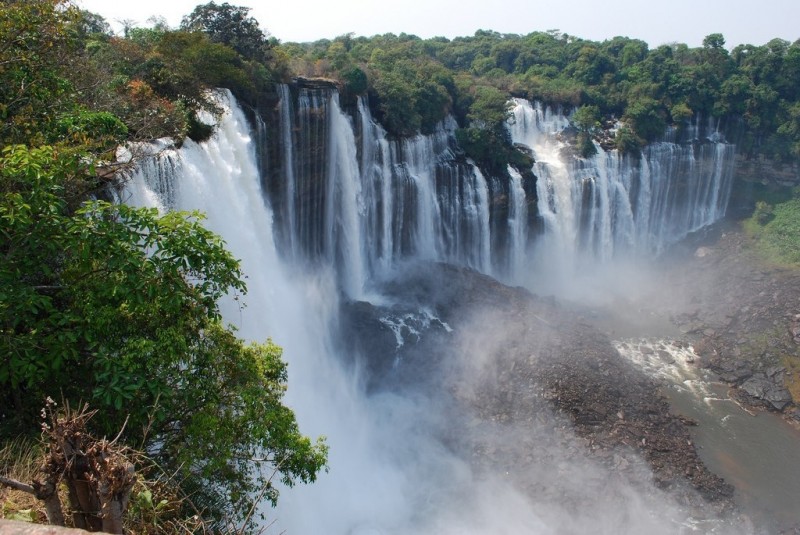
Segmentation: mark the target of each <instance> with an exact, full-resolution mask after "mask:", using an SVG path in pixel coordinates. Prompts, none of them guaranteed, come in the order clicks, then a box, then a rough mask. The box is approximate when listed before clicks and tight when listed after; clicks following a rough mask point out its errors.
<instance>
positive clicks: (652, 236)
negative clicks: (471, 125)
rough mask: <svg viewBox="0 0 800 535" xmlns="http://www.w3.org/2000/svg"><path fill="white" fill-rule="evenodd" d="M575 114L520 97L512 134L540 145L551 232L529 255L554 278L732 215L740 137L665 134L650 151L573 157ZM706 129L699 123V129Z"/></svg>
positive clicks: (563, 280) (647, 249)
mask: <svg viewBox="0 0 800 535" xmlns="http://www.w3.org/2000/svg"><path fill="white" fill-rule="evenodd" d="M568 125H569V121H568V119H567V117H566V116H565V115H563V114H561V113H559V112H554V111H552V110H550V109H549V108H543V107H542V106H541V105H540V104H538V103H537V104H535V105H532V104H531V103H530V102H528V101H525V100H522V99H516V100H515V107H514V110H513V120H512V121H511V123H510V125H509V130H510V132H511V136H512V139H513V140H514V142H516V143H521V144H523V145H526V146H528V147H530V148H531V150H532V151H533V153H534V158H535V160H536V163H535V165H534V167H533V172H534V174H535V175H536V176H537V177H538V181H537V186H536V189H537V196H538V206H537V208H538V212H539V215H540V217H541V220H542V224H543V235H542V236H541V237H540V238H539V239H537V241H536V243H535V246H534V250H533V251H532V253H531V255H530V257H529V258H528V262H527V264H528V266H529V269H530V267H531V266H534V269H533V271H535V272H536V273H537V274H538V277H539V279H540V280H545V281H547V282H546V285H545V286H555V287H559V286H561V287H563V286H565V285H568V284H572V281H574V280H575V279H576V278H580V277H581V276H582V273H583V272H585V270H587V269H589V268H591V269H592V270H594V269H596V267H597V266H602V265H604V264H608V263H609V262H610V261H611V260H626V259H632V258H636V257H637V256H642V255H644V256H647V255H650V254H653V253H658V252H660V251H662V250H663V249H664V248H665V247H666V246H668V245H670V244H673V243H676V242H677V241H679V240H681V239H683V238H684V237H686V236H687V235H688V234H689V233H690V232H693V231H695V230H698V229H700V228H702V227H703V226H706V225H709V224H711V223H713V222H715V221H717V220H719V219H720V218H721V217H723V216H724V215H725V209H726V206H727V203H728V198H729V196H730V188H731V182H732V174H733V155H734V147H733V145H730V144H726V143H721V142H718V141H719V138H720V136H719V134H718V133H716V132H715V133H714V134H712V137H713V138H714V139H713V140H707V141H704V142H698V143H696V144H694V145H692V144H676V143H673V142H668V141H663V142H657V143H653V144H651V145H648V146H647V147H645V149H644V150H643V152H642V155H641V158H639V159H637V158H634V157H631V156H627V155H622V154H620V153H619V152H617V151H609V152H606V151H604V150H603V149H602V148H600V147H599V146H597V149H598V152H597V154H596V155H595V156H593V157H591V158H588V159H582V158H576V157H573V156H569V155H568V154H567V152H568V150H567V149H568V147H567V146H566V145H565V144H564V143H563V142H561V141H560V138H559V136H560V134H561V133H562V132H563V131H564V129H565V128H566V127H567V126H568ZM693 131H694V132H697V131H699V129H698V128H694V129H693Z"/></svg>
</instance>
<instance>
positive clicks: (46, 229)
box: [0, 0, 800, 532]
mask: <svg viewBox="0 0 800 535" xmlns="http://www.w3.org/2000/svg"><path fill="white" fill-rule="evenodd" d="M264 22H265V25H266V26H268V24H269V21H264ZM728 47H729V44H728V43H726V41H725V38H724V36H723V35H720V34H710V35H708V36H707V37H706V38H705V40H704V42H703V46H702V47H699V48H690V47H688V46H686V45H683V44H677V43H675V44H670V45H662V46H659V47H657V48H654V49H650V48H649V46H648V45H647V43H645V42H643V41H640V40H636V39H629V38H627V37H615V38H613V39H610V40H607V41H603V42H595V41H588V40H584V39H581V38H579V37H576V36H570V35H566V34H563V33H560V32H558V31H550V32H534V33H531V34H528V35H508V34H499V33H496V32H492V31H483V30H481V31H478V32H476V33H475V35H473V36H468V37H459V38H456V39H452V40H449V39H445V38H433V39H420V38H418V37H416V36H413V35H406V34H400V35H392V34H387V35H377V36H372V37H362V36H355V35H343V36H339V37H337V38H335V39H333V40H321V41H317V42H314V43H281V42H279V41H278V40H277V39H275V38H272V37H270V36H269V34H268V33H267V32H266V30H265V28H262V26H261V25H260V24H259V22H258V21H256V20H255V19H254V18H252V17H251V16H250V15H249V10H248V9H247V8H242V7H237V6H233V5H230V4H227V3H222V4H216V3H214V2H210V3H207V4H203V5H199V6H198V7H197V8H196V9H195V10H194V11H192V12H191V13H188V14H186V16H185V17H184V19H183V22H182V23H181V25H180V27H178V28H170V27H168V26H167V24H166V23H164V21H161V20H152V21H150V25H149V26H147V27H134V26H126V27H125V28H124V31H123V32H122V35H117V34H114V33H113V32H112V31H111V28H110V26H109V24H108V23H107V21H105V20H103V19H102V17H100V16H98V15H96V14H93V13H89V12H86V11H83V10H81V9H79V8H78V7H76V6H75V5H73V4H72V3H71V2H70V1H69V0H4V1H3V2H2V4H0V119H2V121H0V236H2V239H0V255H1V256H2V261H1V262H0V338H1V339H2V346H3V350H2V354H1V355H0V446H2V448H0V476H2V477H1V478H0V483H6V484H7V485H9V486H10V485H11V483H8V481H11V480H13V481H12V483H13V482H16V483H20V480H21V479H23V478H26V477H28V478H31V477H33V476H31V472H30V471H29V472H28V473H17V472H14V471H13V470H12V469H11V468H12V465H16V464H18V463H17V462H16V461H17V460H18V459H20V458H22V457H24V456H25V455H28V454H30V452H31V451H36V452H39V451H40V450H41V451H42V452H44V453H46V454H47V455H49V456H50V457H49V459H50V460H49V461H48V462H50V464H49V465H48V466H49V468H48V470H49V471H47V470H46V471H45V472H44V475H37V476H35V477H37V478H39V479H37V480H36V484H34V485H33V486H32V487H31V485H30V481H28V484H29V485H28V488H29V489H30V494H33V495H35V497H36V499H37V500H42V501H46V500H47V498H48V497H52V496H53V494H54V493H55V494H58V492H59V490H58V483H59V482H60V481H67V482H74V481H80V480H81V478H84V477H86V474H88V473H90V471H91V470H101V468H98V466H99V465H98V461H96V460H94V461H91V460H86V461H85V463H87V464H88V465H91V466H88V467H82V468H81V467H79V468H80V469H81V470H84V472H81V473H77V472H75V470H78V468H76V466H75V463H69V462H66V461H65V458H64V455H65V454H64V452H63V447H64V446H63V443H64V441H65V440H67V439H65V438H64V435H63V433H67V432H68V431H70V429H68V428H69V426H70V425H73V426H78V427H79V429H78V430H77V431H75V429H72V431H70V432H76V433H77V435H81V434H82V435H86V434H93V435H94V436H98V437H100V436H104V437H117V439H116V440H114V441H113V443H109V442H108V441H105V442H103V441H102V440H99V441H98V444H100V443H102V444H104V445H103V447H104V448H118V450H120V451H122V452H124V453H125V454H126V455H128V457H129V458H130V459H131V461H130V463H131V464H136V465H137V468H136V469H137V471H141V472H142V473H143V474H144V477H142V478H140V479H137V480H136V481H135V482H134V481H133V480H127V481H126V482H123V483H120V485H121V487H119V489H124V493H125V496H126V498H125V503H126V504H129V505H128V509H129V511H130V513H129V514H128V516H127V517H126V520H125V522H128V523H129V524H126V525H127V526H128V527H127V528H126V529H134V530H138V531H140V532H157V531H165V530H167V529H173V530H174V531H176V532H177V531H181V530H183V529H191V530H193V531H194V530H197V529H199V528H198V527H197V525H196V524H192V522H203V523H204V524H203V526H206V527H207V528H208V529H214V530H223V529H231V530H236V531H239V530H242V531H247V530H254V531H257V529H258V524H257V522H256V520H255V519H254V518H253V514H252V513H253V509H254V504H253V501H254V497H257V498H256V501H257V500H258V499H261V500H266V501H271V502H273V503H274V502H275V501H277V500H278V491H277V489H276V486H275V485H273V483H272V481H273V478H277V479H279V480H280V481H281V482H282V483H283V484H284V485H285V486H292V485H294V484H297V483H312V482H313V481H314V480H315V479H316V478H317V477H318V475H320V474H321V473H322V472H323V471H324V470H325V469H326V466H327V465H326V462H327V461H326V459H327V446H326V444H325V441H324V439H318V440H312V439H311V438H309V437H307V436H305V435H303V434H302V433H301V430H300V429H299V426H298V425H297V422H296V420H295V417H294V414H293V413H292V411H291V410H290V409H289V408H288V407H286V406H285V405H284V404H283V402H282V399H283V394H284V391H285V388H286V382H287V368H286V365H285V363H284V362H283V360H282V357H281V349H280V348H279V347H278V346H276V345H275V344H274V343H272V342H271V341H270V340H265V341H263V342H262V343H257V344H250V343H246V342H245V341H243V340H242V339H241V338H239V337H238V336H237V333H236V331H235V329H233V328H231V327H230V326H228V325H226V324H225V323H224V321H223V319H222V316H221V313H220V308H219V300H220V299H221V298H222V297H223V296H224V295H227V294H237V293H238V294H241V293H244V292H246V290H247V288H246V281H245V278H244V275H243V273H242V271H241V269H240V266H239V264H238V261H237V260H236V259H235V258H234V257H233V256H232V255H231V254H230V253H229V252H227V251H226V249H225V247H224V244H223V243H222V241H221V240H220V239H219V237H217V236H215V235H214V234H213V233H211V232H209V231H208V230H206V229H205V228H204V227H203V225H202V222H203V216H202V214H199V213H180V212H177V213H168V214H159V213H157V212H156V211H155V210H151V209H143V208H133V207H129V206H126V205H124V204H119V203H116V202H115V198H114V195H113V192H114V190H115V188H116V187H118V186H119V184H120V183H121V181H124V179H125V177H126V176H127V173H128V172H129V171H130V170H131V168H132V167H133V166H135V164H136V158H137V155H136V154H134V157H133V160H131V161H118V160H117V158H116V150H117V147H119V146H120V145H123V144H136V143H139V142H149V141H152V140H155V139H159V138H165V137H169V138H172V139H173V140H175V143H176V144H177V145H180V143H181V140H183V139H185V138H187V137H188V138H190V139H193V140H203V139H207V138H208V137H209V136H210V135H211V133H212V131H213V127H212V126H211V125H208V124H204V123H203V122H202V121H201V120H200V119H198V117H199V116H198V114H199V113H200V112H209V113H211V114H212V115H213V114H215V113H217V112H218V111H219V110H218V109H217V104H216V103H215V101H214V99H213V98H211V96H210V93H209V91H210V90H212V89H214V88H226V89H230V90H231V91H232V93H233V94H234V95H235V96H236V98H237V99H238V100H240V101H241V102H243V103H245V104H247V105H249V106H251V107H252V108H255V109H261V108H265V107H269V106H270V105H274V103H275V101H276V99H277V97H276V91H277V90H276V84H279V83H291V82H292V80H293V79H296V78H298V77H303V78H320V79H325V80H327V81H329V82H330V83H333V84H335V85H337V86H338V87H339V89H340V92H341V94H342V99H343V103H344V105H345V106H347V105H350V106H352V105H354V103H355V101H356V99H357V98H365V99H367V102H368V104H369V106H370V108H371V110H372V113H373V116H374V117H375V118H376V119H377V120H378V121H379V122H380V123H381V124H382V125H383V127H384V128H385V129H386V130H387V131H388V132H389V134H390V135H391V136H393V137H395V138H401V137H406V136H413V135H415V134H417V133H420V132H421V133H430V132H432V131H433V130H434V129H435V128H436V126H437V124H439V123H441V122H442V121H443V120H444V119H445V118H446V117H448V116H452V117H454V118H455V120H456V122H457V123H458V130H457V131H456V137H457V140H458V144H459V146H460V147H461V149H462V150H463V155H462V156H463V157H465V158H470V159H472V160H473V161H475V162H476V163H477V165H478V166H479V167H480V168H481V169H482V170H483V171H484V173H486V174H487V175H490V176H503V175H505V174H506V173H507V167H508V166H509V165H511V166H514V167H524V166H525V165H527V166H528V168H530V156H529V155H528V154H527V153H525V152H522V151H521V150H519V149H518V148H517V147H515V146H514V145H513V144H512V142H511V138H510V135H509V133H508V130H507V128H506V124H507V121H508V120H509V100H510V99H511V98H512V97H521V98H526V99H530V100H538V101H541V102H543V103H544V104H546V105H549V106H552V107H560V108H561V109H563V110H566V111H567V113H569V114H571V121H572V124H573V126H574V129H575V133H576V138H575V150H576V152H577V154H579V155H581V156H584V157H586V156H590V155H592V154H593V152H594V151H595V150H596V148H595V142H597V143H599V144H601V145H603V146H604V147H608V148H615V149H617V150H619V151H620V152H623V153H628V154H631V155H632V157H635V156H636V155H637V154H638V152H639V151H640V149H641V148H642V147H644V146H645V145H646V144H648V143H651V142H653V141H656V140H658V139H660V138H661V137H662V136H663V135H664V133H665V131H666V130H667V129H668V128H671V127H674V128H676V129H678V130H680V129H683V128H686V127H687V125H689V124H690V123H691V122H692V121H697V120H704V121H705V120H709V119H710V120H713V121H714V122H715V123H716V124H718V128H719V130H720V132H721V133H722V134H723V135H724V136H725V138H726V139H728V140H729V141H731V142H733V143H736V145H737V150H738V151H739V152H740V153H741V154H742V155H744V156H745V157H747V158H753V159H757V158H765V159H769V160H771V161H774V162H776V164H778V165H793V164H794V165H796V164H797V162H798V161H800V40H798V41H795V42H794V43H790V42H788V41H784V40H781V39H774V40H772V41H770V42H769V43H767V44H764V45H752V44H736V45H735V46H733V47H732V48H730V49H729V48H728ZM698 118H699V119H698ZM133 146H135V145H133ZM795 204H796V202H795ZM795 208H796V207H795ZM760 210H761V213H762V215H763V213H765V212H769V213H768V214H767V216H766V219H765V220H764V223H766V222H767V220H769V219H770V218H771V214H772V212H771V210H772V207H771V206H768V205H766V204H762V205H760ZM778 212H779V213H781V214H782V213H783V212H780V210H778ZM781 221H783V219H781ZM793 224H794V223H789V224H788V225H790V228H793V227H791V225H793ZM48 399H49V401H46V400H48ZM43 407H45V408H44V409H43ZM42 415H43V416H44V421H43V420H42ZM79 424H80V425H79ZM43 426H44V437H45V438H44V439H43V441H42V442H41V443H40V442H39V441H38V439H37V437H38V436H39V435H40V434H41V433H42V429H43ZM48 426H49V427H48ZM80 426H84V427H80ZM59 433H62V434H59ZM73 438H74V437H73ZM70 440H72V439H70ZM98 447H99V446H98ZM59 448H62V449H61V450H59ZM59 451H61V453H59ZM114 451H117V450H114ZM25 452H27V453H25ZM59 455H61V457H59ZM134 458H135V459H141V462H139V461H137V462H134V461H133V459H134ZM37 462H38V460H31V461H30V463H29V465H30V466H29V468H31V467H32V466H33V465H35V464H36V463H37ZM78 464H80V463H78ZM125 466H127V465H125ZM31 471H33V469H32V468H31ZM92 473H93V472H92ZM98 474H99V473H98ZM96 477H100V475H96ZM48 485H49V487H48ZM77 487H80V485H77ZM77 487H76V488H72V487H70V489H69V490H70V493H71V494H72V493H77V494H80V493H81V492H89V494H91V493H92V492H94V493H95V494H96V495H95V496H90V497H89V498H87V499H90V501H91V500H94V501H95V502H98V503H95V504H94V506H95V507H96V509H95V512H92V513H86V512H85V510H84V512H81V513H75V514H73V517H72V518H71V519H69V520H67V523H68V524H69V525H74V526H81V527H85V528H87V529H88V528H99V527H103V526H100V524H99V518H100V514H99V512H98V511H99V508H100V506H101V505H103V504H101V503H99V502H103V503H105V502H104V499H103V498H102V497H101V496H99V494H97V493H98V491H97V489H94V490H92V489H89V490H88V491H87V489H82V490H81V488H77ZM17 488H18V487H17ZM121 492H122V491H121ZM189 497H191V499H190V498H189ZM75 500H77V498H74V497H73V496H72V495H70V496H69V497H67V498H65V499H63V500H62V501H65V502H68V503H70V504H71V506H70V509H71V510H72V511H78V510H81V509H82V508H83V507H84V505H83V504H81V505H80V507H79V506H78V502H77V501H75ZM159 507H160V509H159ZM28 509H30V508H28ZM17 510H27V509H26V507H25V506H20V507H18V508H17ZM49 513H50V510H49V509H48V516H49ZM34 516H35V511H34ZM198 517H200V520H198ZM37 520H43V519H42V518H37ZM137 522H138V524H137ZM62 523H63V518H62ZM158 523H160V524H159V525H158V526H156V524H158ZM131 526H133V527H131ZM146 526H149V527H146ZM153 526H156V527H153Z"/></svg>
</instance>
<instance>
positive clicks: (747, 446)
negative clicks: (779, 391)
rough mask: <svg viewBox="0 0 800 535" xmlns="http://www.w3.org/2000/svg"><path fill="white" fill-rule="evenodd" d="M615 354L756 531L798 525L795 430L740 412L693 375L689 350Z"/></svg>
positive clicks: (655, 342)
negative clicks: (630, 366) (677, 422)
mask: <svg viewBox="0 0 800 535" xmlns="http://www.w3.org/2000/svg"><path fill="white" fill-rule="evenodd" d="M614 345H615V346H616V347H617V349H618V350H619V352H620V354H622V355H623V356H624V357H626V358H628V359H629V360H631V361H632V362H634V363H636V364H637V365H638V366H640V367H641V368H642V369H643V370H644V371H645V372H646V373H648V374H649V375H651V376H653V377H655V378H657V379H659V380H661V381H662V384H663V389H662V390H663V393H664V395H665V396H666V397H667V398H668V399H669V401H670V403H671V405H672V408H673V410H674V411H675V412H676V413H677V414H680V415H683V416H686V417H689V418H691V419H692V420H694V421H696V422H697V423H698V425H697V426H696V427H693V428H692V429H691V431H692V436H693V437H694V441H695V446H696V447H697V449H698V452H699V454H700V458H701V459H702V460H703V462H705V463H706V464H707V465H708V467H709V468H710V469H711V471H713V472H715V473H717V474H718V475H720V476H722V477H723V478H725V480H726V481H728V482H729V483H731V484H732V485H733V486H734V487H735V489H736V494H735V500H736V502H737V503H738V504H739V506H740V507H741V510H742V512H743V513H745V515H747V516H748V517H750V519H752V521H753V524H754V525H755V526H756V528H757V529H756V532H757V533H761V532H766V533H780V532H781V531H782V530H786V529H789V528H790V527H795V526H800V508H798V506H797V499H798V497H799V496H800V448H799V447H798V444H800V431H798V430H797V429H795V428H793V427H792V426H790V425H789V424H788V423H786V422H785V421H784V420H783V419H782V418H781V417H780V416H778V415H776V414H774V413H770V412H765V411H753V410H749V409H746V408H744V407H742V406H741V405H740V404H738V403H737V402H736V401H735V400H734V399H732V398H731V397H730V395H729V387H728V386H727V385H725V384H723V383H720V382H718V381H716V380H715V378H714V376H713V374H712V373H710V372H708V371H707V370H703V369H701V368H699V366H698V365H697V363H698V362H699V360H700V359H699V358H698V357H697V355H696V354H695V353H694V350H693V348H692V347H691V346H688V345H685V344H678V343H674V342H671V341H669V340H665V339H658V338H651V339H623V340H617V341H615V342H614Z"/></svg>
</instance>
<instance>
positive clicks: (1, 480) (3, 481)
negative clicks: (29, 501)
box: [0, 476, 36, 496]
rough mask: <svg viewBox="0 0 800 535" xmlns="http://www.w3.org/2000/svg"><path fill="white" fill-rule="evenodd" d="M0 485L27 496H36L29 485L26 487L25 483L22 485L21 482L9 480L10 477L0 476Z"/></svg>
mask: <svg viewBox="0 0 800 535" xmlns="http://www.w3.org/2000/svg"><path fill="white" fill-rule="evenodd" d="M0 485H5V486H7V487H9V488H12V489H14V490H19V491H22V492H27V493H28V494H33V495H34V496H35V495H36V490H34V488H33V487H32V486H30V485H28V484H26V483H23V482H22V481H17V480H16V479H11V478H10V477H3V476H0Z"/></svg>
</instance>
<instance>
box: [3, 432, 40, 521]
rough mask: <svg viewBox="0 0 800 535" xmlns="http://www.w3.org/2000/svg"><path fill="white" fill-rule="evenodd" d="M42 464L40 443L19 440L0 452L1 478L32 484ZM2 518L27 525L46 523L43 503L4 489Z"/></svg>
mask: <svg viewBox="0 0 800 535" xmlns="http://www.w3.org/2000/svg"><path fill="white" fill-rule="evenodd" d="M39 462H41V456H40V452H39V445H38V443H36V442H33V441H29V440H23V439H17V440H12V441H9V442H7V443H6V444H4V445H3V446H2V448H0V474H2V475H4V476H6V477H9V478H11V479H16V480H18V481H23V482H26V483H27V482H30V481H31V480H32V479H33V477H34V474H35V473H36V469H37V467H38V466H39ZM0 518H2V519H5V520H21V521H24V522H38V523H44V522H46V519H47V517H46V515H45V513H44V507H43V506H42V503H41V502H40V501H39V500H37V499H36V498H34V497H33V496H32V495H30V494H28V493H27V492H21V491H18V490H12V489H9V488H6V487H4V486H0Z"/></svg>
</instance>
